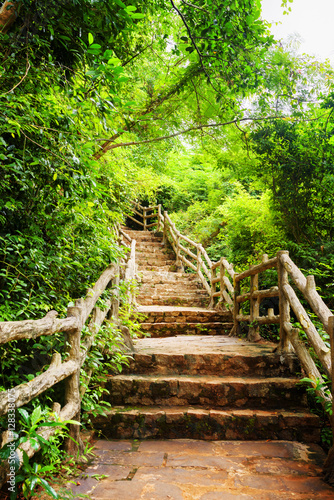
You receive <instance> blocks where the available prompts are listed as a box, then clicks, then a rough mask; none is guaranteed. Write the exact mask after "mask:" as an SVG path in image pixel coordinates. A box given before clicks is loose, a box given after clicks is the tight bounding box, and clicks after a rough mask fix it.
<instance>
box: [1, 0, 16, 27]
mask: <svg viewBox="0 0 334 500" xmlns="http://www.w3.org/2000/svg"><path fill="white" fill-rule="evenodd" d="M20 3H21V2H20V1H19V0H16V1H15V0H14V1H9V0H5V2H4V3H3V4H2V7H1V8H0V32H1V33H3V34H5V33H7V31H8V30H9V28H10V27H11V25H12V24H13V23H14V21H15V19H16V18H17V16H18V12H19V8H20Z"/></svg>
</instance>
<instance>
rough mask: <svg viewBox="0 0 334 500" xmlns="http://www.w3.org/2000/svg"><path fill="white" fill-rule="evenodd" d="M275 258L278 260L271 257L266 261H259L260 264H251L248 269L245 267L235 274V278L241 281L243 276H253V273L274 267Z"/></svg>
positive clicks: (275, 263)
mask: <svg viewBox="0 0 334 500" xmlns="http://www.w3.org/2000/svg"><path fill="white" fill-rule="evenodd" d="M277 260H278V259H277V257H273V258H272V259H269V260H268V261H266V262H261V264H258V265H256V266H253V267H251V268H250V269H247V270H246V271H243V272H242V273H240V274H236V275H235V280H236V281H241V280H243V279H244V278H248V277H249V276H254V274H258V273H263V272H264V271H266V270H267V269H270V268H272V267H276V265H277Z"/></svg>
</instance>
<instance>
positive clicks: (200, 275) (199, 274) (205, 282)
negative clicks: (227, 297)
mask: <svg viewBox="0 0 334 500" xmlns="http://www.w3.org/2000/svg"><path fill="white" fill-rule="evenodd" d="M198 276H199V277H200V280H201V282H202V285H203V286H204V288H205V290H206V291H207V292H208V294H209V295H210V293H211V287H210V286H209V285H208V282H207V281H206V279H205V278H204V275H203V273H202V272H201V271H198Z"/></svg>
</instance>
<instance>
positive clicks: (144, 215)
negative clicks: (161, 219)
mask: <svg viewBox="0 0 334 500" xmlns="http://www.w3.org/2000/svg"><path fill="white" fill-rule="evenodd" d="M146 210H147V209H146V207H143V222H144V231H146V229H147V219H146Z"/></svg>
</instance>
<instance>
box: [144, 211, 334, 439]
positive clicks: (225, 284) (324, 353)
mask: <svg viewBox="0 0 334 500" xmlns="http://www.w3.org/2000/svg"><path fill="white" fill-rule="evenodd" d="M149 212H150V213H151V215H150V217H154V216H155V217H157V221H156V222H155V223H153V224H151V225H150V226H149V225H147V223H146V224H144V222H143V223H142V224H141V225H142V227H145V228H146V229H148V228H149V227H154V226H156V228H157V230H158V231H159V230H161V229H162V230H163V242H164V243H165V244H166V242H167V239H168V240H169V242H170V243H171V245H172V247H173V250H174V252H175V255H176V268H177V270H180V271H181V270H183V265H185V266H188V267H189V268H190V269H192V270H193V271H196V272H197V274H198V276H199V278H200V279H201V281H202V283H203V286H204V288H205V290H206V291H207V292H208V295H209V296H210V305H209V307H210V308H212V307H215V308H221V309H223V310H224V309H225V310H226V309H229V310H231V312H233V322H234V326H233V330H232V332H231V333H230V335H238V334H240V323H241V322H246V323H248V324H249V330H248V337H247V338H248V340H250V341H253V342H254V341H255V342H256V341H258V340H260V339H261V336H260V325H269V324H277V325H279V336H280V342H279V346H278V351H279V352H280V353H281V354H282V356H284V354H289V353H291V352H293V351H294V352H295V354H296V355H297V357H298V358H299V360H300V363H301V366H302V368H303V369H304V371H305V374H306V376H307V377H309V378H310V379H312V380H313V381H314V386H315V385H316V381H317V380H318V381H319V383H320V385H322V384H323V385H324V386H325V381H324V378H323V376H322V375H321V373H320V370H319V369H318V367H317V365H316V363H315V362H314V360H313V357H312V356H311V354H310V352H309V349H308V347H307V345H306V343H304V342H303V341H301V340H300V336H299V332H300V328H301V329H302V330H303V331H304V332H305V334H306V337H307V339H308V344H309V346H310V347H311V348H312V350H313V351H314V353H315V354H316V356H317V358H318V360H319V362H320V364H321V366H322V368H323V371H324V372H325V373H326V375H327V376H328V377H329V378H330V379H331V380H332V381H333V390H334V365H333V364H332V361H331V350H330V349H329V348H328V347H327V346H326V344H325V342H324V341H323V339H322V338H321V336H320V334H319V333H318V331H317V329H316V327H315V326H314V324H313V323H312V321H311V319H310V317H309V315H308V314H307V312H306V310H305V308H304V307H303V305H302V304H301V302H300V300H299V298H298V296H297V294H296V292H295V289H294V288H293V286H292V285H291V284H290V281H289V278H290V280H291V281H292V283H293V284H294V285H295V287H296V288H297V289H298V290H299V291H300V292H301V293H302V295H303V296H304V298H305V299H306V301H307V302H308V304H309V306H310V308H311V309H312V311H313V312H314V313H315V314H316V316H317V317H318V319H319V320H320V322H321V323H322V324H323V326H324V329H325V331H326V332H327V333H328V334H329V336H330V339H331V348H332V356H333V360H334V316H333V313H332V312H331V311H330V309H329V308H328V307H327V306H326V304H325V303H324V301H323V300H322V298H321V297H320V295H319V294H318V292H317V290H316V286H315V281H314V277H313V276H304V274H303V273H302V272H301V271H300V269H299V268H298V267H297V266H296V264H294V262H293V261H292V260H291V259H290V257H289V252H287V251H280V252H278V253H277V255H276V257H273V258H271V259H268V256H267V255H263V257H262V262H261V263H260V264H258V265H256V266H252V267H251V268H249V269H247V270H246V271H243V272H242V273H236V272H235V271H234V270H233V265H232V264H230V263H229V262H228V261H227V260H226V259H225V258H224V257H222V258H221V259H220V260H219V261H218V262H214V263H212V262H211V260H210V258H209V256H208V255H207V253H206V251H205V249H204V248H203V247H202V245H199V244H197V243H195V242H194V241H192V240H191V239H189V238H188V237H187V236H184V235H183V234H181V233H180V231H178V230H177V228H176V226H175V224H174V223H173V222H172V220H171V219H170V217H169V215H168V213H167V212H166V211H164V212H163V213H162V210H161V205H156V206H153V207H141V205H140V204H138V203H137V204H136V214H137V215H138V216H140V217H142V218H143V220H145V217H147V213H149ZM136 222H138V221H137V220H136ZM181 242H182V243H181ZM183 242H185V243H186V244H187V245H188V246H185V245H184V244H183ZM268 269H276V270H277V275H278V283H277V285H276V286H272V287H271V288H269V289H266V290H259V275H260V273H263V272H265V271H267V270H268ZM246 278H248V279H249V281H250V283H249V287H248V288H249V289H248V291H247V292H245V293H241V285H242V280H244V279H246ZM231 279H232V281H231ZM271 297H278V298H279V301H278V304H279V314H276V315H275V314H274V310H273V308H269V309H268V312H267V315H265V316H263V315H260V304H261V301H262V300H263V299H265V298H271ZM245 303H248V304H249V306H248V307H249V313H248V314H243V312H242V304H245ZM290 309H292V310H293V312H294V314H295V316H296V318H297V322H298V323H299V325H300V328H296V327H295V326H294V325H293V324H292V323H291V321H290ZM333 363H334V361H333ZM332 366H333V368H332ZM316 393H317V395H318V397H319V399H320V401H321V402H322V404H323V406H324V407H325V406H326V405H328V403H329V402H331V401H332V407H333V414H332V415H330V416H329V418H330V421H331V425H332V428H333V431H334V400H333V398H332V396H331V395H328V393H327V392H326V391H325V389H324V388H323V387H320V388H319V384H318V388H317V390H316Z"/></svg>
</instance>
